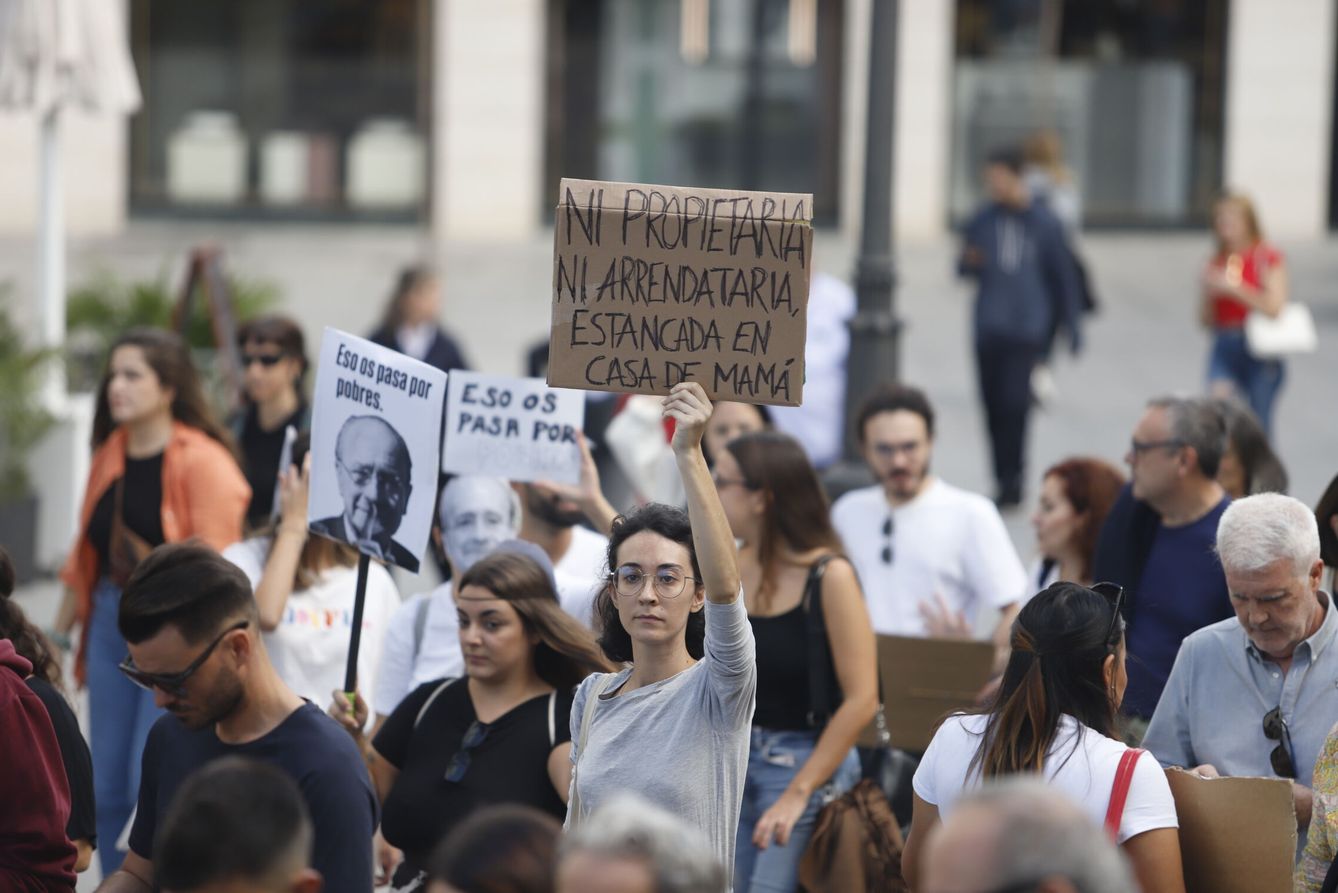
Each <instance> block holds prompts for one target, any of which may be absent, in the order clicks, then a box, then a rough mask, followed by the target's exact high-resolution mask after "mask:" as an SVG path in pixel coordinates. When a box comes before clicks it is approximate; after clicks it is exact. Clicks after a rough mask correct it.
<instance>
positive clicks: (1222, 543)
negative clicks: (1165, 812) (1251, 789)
mask: <svg viewBox="0 0 1338 893" xmlns="http://www.w3.org/2000/svg"><path fill="white" fill-rule="evenodd" d="M1217 554H1218V557H1219V558H1220V559H1221V561H1222V569H1223V571H1225V573H1226V585H1227V589H1228V591H1229V592H1230V594H1231V607H1232V608H1233V609H1234V610H1235V614H1236V616H1234V617H1231V618H1228V619H1226V620H1223V621H1221V622H1219V623H1214V624H1213V625H1212V626H1209V627H1206V628H1204V629H1201V630H1199V631H1198V632H1196V633H1194V634H1193V635H1191V636H1190V637H1189V638H1187V639H1185V642H1184V644H1183V645H1182V646H1181V647H1180V654H1179V656H1178V657H1177V658H1176V659H1175V667H1174V668H1173V669H1172V670H1171V675H1170V678H1169V679H1167V681H1166V689H1165V691H1163V692H1162V696H1161V701H1160V702H1159V703H1158V704H1157V710H1156V712H1155V713H1154V714H1153V715H1152V723H1151V724H1150V725H1149V726H1148V731H1147V737H1146V738H1145V739H1144V740H1143V746H1144V747H1145V748H1146V749H1147V750H1148V751H1150V752H1151V753H1152V755H1153V756H1155V757H1156V758H1157V759H1158V760H1159V761H1160V762H1161V764H1162V765H1163V766H1186V767H1194V769H1195V771H1196V772H1198V773H1199V774H1200V775H1204V776H1207V777H1216V776H1217V775H1240V776H1273V777H1282V778H1289V779H1291V780H1292V794H1293V799H1294V801H1295V803H1296V820H1297V825H1298V827H1299V828H1300V829H1301V831H1302V833H1301V835H1300V838H1299V840H1300V843H1301V844H1302V845H1304V844H1305V828H1306V826H1307V825H1309V823H1310V810H1311V800H1312V794H1311V774H1312V772H1313V770H1314V767H1315V760H1316V759H1317V758H1318V756H1319V753H1320V749H1321V748H1322V747H1323V746H1324V739H1325V737H1326V736H1327V735H1328V733H1329V729H1330V728H1331V727H1332V726H1333V724H1334V722H1335V720H1338V698H1335V697H1334V680H1335V679H1338V645H1336V644H1335V643H1334V637H1335V636H1338V617H1335V616H1334V611H1333V607H1332V597H1331V595H1329V594H1327V593H1324V592H1322V591H1320V588H1319V584H1320V575H1321V574H1322V573H1323V571H1324V564H1323V562H1321V561H1320V558H1319V527H1318V525H1317V524H1316V523H1315V515H1314V513H1313V512H1312V511H1311V510H1310V509H1309V508H1308V507H1307V506H1306V505H1305V503H1303V502H1301V501H1300V500H1298V499H1293V498H1292V497H1290V496H1282V495H1280V494H1278V493H1261V494H1259V495H1258V496H1248V497H1246V498H1244V499H1239V500H1237V501H1235V502H1233V503H1232V504H1231V506H1230V507H1229V508H1227V510H1226V511H1225V512H1223V514H1222V520H1221V522H1220V523H1219V524H1218V525H1217ZM1132 666H1133V661H1130V667H1131V669H1132ZM1132 681H1133V674H1132V673H1130V682H1132ZM1326 867H1327V866H1326Z"/></svg>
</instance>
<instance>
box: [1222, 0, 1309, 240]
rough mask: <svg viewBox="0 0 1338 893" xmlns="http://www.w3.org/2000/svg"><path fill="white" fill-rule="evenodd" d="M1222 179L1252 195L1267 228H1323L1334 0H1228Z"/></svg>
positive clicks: (1275, 232)
mask: <svg viewBox="0 0 1338 893" xmlns="http://www.w3.org/2000/svg"><path fill="white" fill-rule="evenodd" d="M1229 7H1230V8H1229V16H1230V20H1229V24H1228V31H1227V76H1226V87H1227V108H1226V134H1225V140H1224V144H1225V146H1224V147H1225V153H1226V158H1225V161H1226V165H1225V168H1226V173H1225V177H1224V180H1225V183H1224V185H1225V186H1226V187H1227V188H1230V189H1237V190H1241V191H1243V192H1245V193H1247V194H1249V195H1250V196H1252V197H1253V198H1254V199H1255V201H1256V202H1257V203H1258V205H1259V212H1260V214H1261V216H1262V218H1263V224H1264V226H1265V228H1266V229H1267V231H1268V233H1269V235H1270V236H1273V237H1281V238H1288V237H1302V238H1304V237H1315V236H1319V235H1321V234H1322V233H1324V231H1325V229H1326V228H1327V217H1328V202H1329V171H1330V167H1329V157H1330V153H1331V152H1332V151H1334V149H1335V147H1334V145H1333V142H1332V140H1333V122H1332V114H1333V89H1334V15H1335V4H1334V2H1333V0H1231V2H1230V4H1229Z"/></svg>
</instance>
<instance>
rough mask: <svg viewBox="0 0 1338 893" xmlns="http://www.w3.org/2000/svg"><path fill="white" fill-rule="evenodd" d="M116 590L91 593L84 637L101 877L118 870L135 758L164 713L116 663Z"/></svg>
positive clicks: (104, 587)
mask: <svg viewBox="0 0 1338 893" xmlns="http://www.w3.org/2000/svg"><path fill="white" fill-rule="evenodd" d="M120 601H121V590H120V589H119V588H118V587H117V586H116V584H114V583H112V582H111V581H110V580H107V579H103V580H100V581H98V584H97V586H96V587H95V588H94V589H93V615H92V616H91V617H90V618H89V620H88V628H87V629H85V630H84V635H86V636H87V637H88V726H89V730H88V731H89V734H88V738H89V741H88V743H89V750H90V751H92V755H93V795H94V797H95V798H96V801H97V829H98V859H99V862H100V863H101V865H102V876H103V877H106V876H107V875H109V874H111V873H112V872H113V871H115V870H116V869H118V868H120V867H121V860H122V858H123V853H121V852H120V851H119V850H117V848H116V841H117V839H118V838H119V837H120V836H121V832H122V831H124V830H125V825H126V822H128V821H129V820H130V813H131V812H132V811H133V810H134V808H135V803H136V802H137V800H138V798H139V774H140V757H141V756H142V755H143V753H144V741H145V739H147V738H148V736H149V728H150V727H151V726H152V725H153V723H154V721H155V720H157V719H158V717H159V716H162V715H163V711H162V710H159V709H158V708H157V707H156V706H154V703H153V693H152V692H147V691H145V690H144V689H142V688H140V687H138V686H137V685H135V684H134V683H133V682H131V681H130V680H129V679H127V678H125V676H124V675H122V674H121V672H120V671H119V670H117V669H116V665H117V664H119V663H120V662H121V661H122V660H124V659H125V656H126V645H125V639H123V638H121V633H120V631H119V630H118V629H117V628H116V612H117V607H118V606H119V604H120Z"/></svg>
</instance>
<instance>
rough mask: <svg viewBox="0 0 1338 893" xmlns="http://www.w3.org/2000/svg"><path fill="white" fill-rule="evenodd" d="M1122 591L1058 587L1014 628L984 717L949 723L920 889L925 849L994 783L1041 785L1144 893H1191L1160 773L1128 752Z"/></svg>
mask: <svg viewBox="0 0 1338 893" xmlns="http://www.w3.org/2000/svg"><path fill="white" fill-rule="evenodd" d="M1123 598H1124V591H1123V590H1122V589H1120V588H1119V587H1118V586H1114V585H1113V584H1110V583H1098V584H1096V586H1095V587H1093V588H1091V589H1089V588H1087V587H1085V586H1079V585H1078V584H1076V583H1056V584H1054V585H1053V586H1051V587H1050V588H1048V589H1046V590H1045V591H1043V592H1041V593H1040V594H1039V595H1037V596H1036V597H1035V598H1033V599H1032V600H1031V601H1030V602H1028V603H1027V605H1026V606H1025V607H1024V608H1023V609H1022V611H1021V613H1019V614H1018V617H1017V620H1015V621H1014V622H1013V633H1012V638H1011V642H1010V644H1011V645H1012V654H1011V656H1010V657H1009V659H1008V667H1007V669H1006V670H1004V676H1003V681H1002V683H1001V684H1000V686H999V692H998V694H997V695H996V696H995V697H994V699H993V701H992V702H991V704H990V705H989V707H988V708H987V709H986V710H985V711H984V712H982V713H976V714H962V713H959V714H956V715H953V716H949V717H948V718H947V719H945V720H944V721H943V724H942V725H940V726H939V729H938V731H937V732H935V733H934V739H933V740H932V741H931V742H930V743H929V748H928V750H926V751H925V755H924V757H923V759H922V760H921V761H920V767H919V768H918V769H917V770H916V772H915V780H914V788H915V811H914V813H913V815H912V819H911V833H910V837H909V838H908V839H907V841H906V849H905V852H904V853H903V854H902V870H903V872H904V874H905V877H906V881H907V882H908V883H909V884H910V887H911V889H912V890H914V889H916V882H917V880H918V875H919V868H920V858H921V854H922V853H923V851H924V844H925V838H926V836H927V835H928V834H929V831H930V830H931V829H932V828H933V826H934V825H937V824H938V823H939V821H940V819H941V818H944V817H946V816H947V815H948V814H949V813H950V812H951V811H952V809H953V807H954V805H955V804H956V802H957V800H958V799H960V798H961V796H962V794H963V792H964V791H966V790H967V789H969V788H974V787H977V786H979V785H980V784H981V782H982V780H984V779H991V778H999V777H1002V776H1006V775H1018V774H1039V775H1042V776H1044V777H1045V779H1046V780H1047V781H1048V782H1049V783H1050V784H1051V785H1053V786H1054V787H1056V788H1058V789H1059V790H1061V791H1063V792H1064V793H1065V794H1067V795H1068V796H1069V797H1070V798H1072V799H1073V801H1074V802H1075V803H1077V804H1079V805H1080V806H1082V807H1083V809H1084V811H1085V812H1086V813H1087V814H1088V815H1090V816H1091V817H1092V820H1093V821H1095V822H1101V821H1103V819H1104V822H1105V827H1106V830H1107V832H1108V833H1109V834H1110V835H1111V837H1112V838H1114V839H1115V841H1116V842H1117V843H1119V844H1120V846H1121V847H1122V848H1123V849H1124V852H1125V855H1127V856H1128V857H1129V860H1130V862H1131V863H1132V864H1133V867H1134V872H1135V874H1136V875H1137V878H1138V883H1139V886H1140V887H1141V888H1142V890H1143V893H1184V890H1185V882H1184V877H1183V874H1182V869H1181V863H1180V837H1179V832H1178V828H1179V821H1178V820H1177V818H1176V813H1175V801H1174V800H1173V799H1172V798H1171V788H1170V785H1169V784H1168V783H1167V781H1166V776H1165V774H1164V773H1163V772H1162V769H1161V766H1159V765H1158V763H1157V761H1156V760H1155V759H1153V758H1152V756H1151V754H1144V753H1143V751H1141V750H1134V749H1130V748H1126V747H1125V746H1124V745H1123V744H1121V743H1120V741H1119V734H1118V730H1117V720H1116V715H1117V712H1118V710H1119V706H1120V701H1121V700H1122V699H1123V697H1124V688H1125V685H1126V684H1127V682H1128V677H1127V676H1126V675H1125V672H1124V659H1125V644H1124V619H1123V617H1122V616H1121V615H1120V606H1121V603H1122V601H1123Z"/></svg>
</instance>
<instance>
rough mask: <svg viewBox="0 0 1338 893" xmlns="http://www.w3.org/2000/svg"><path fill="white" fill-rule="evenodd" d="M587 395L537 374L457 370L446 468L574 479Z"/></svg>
mask: <svg viewBox="0 0 1338 893" xmlns="http://www.w3.org/2000/svg"><path fill="white" fill-rule="evenodd" d="M584 423H585V394H584V393H582V392H581V391H573V390H568V389H566V388H550V387H548V386H547V385H546V384H545V383H544V382H543V381H542V380H540V379H537V378H509V377H507V376H503V375H487V374H484V373H482V372H452V373H451V376H450V380H449V381H448V382H447V388H446V431H445V440H444V441H443V443H442V450H441V470H442V471H444V472H447V473H453V474H485V475H491V476H494V477H504V478H507V479H509V480H513V481H543V480H547V481H554V482H557V483H565V484H575V483H577V482H578V481H579V480H580V477H581V453H580V447H579V446H578V438H579V437H580V433H581V426H582V425H583V424H584Z"/></svg>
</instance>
